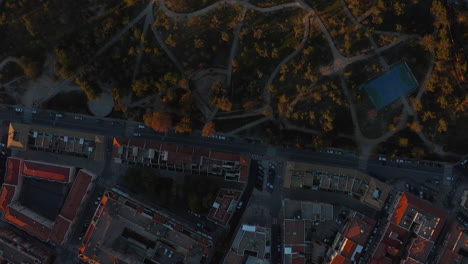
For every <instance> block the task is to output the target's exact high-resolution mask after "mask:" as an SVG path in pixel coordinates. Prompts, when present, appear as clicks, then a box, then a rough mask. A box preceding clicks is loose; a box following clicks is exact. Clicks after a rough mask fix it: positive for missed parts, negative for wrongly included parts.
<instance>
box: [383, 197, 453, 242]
mask: <svg viewBox="0 0 468 264" xmlns="http://www.w3.org/2000/svg"><path fill="white" fill-rule="evenodd" d="M409 205H412V206H413V207H415V208H417V209H419V210H421V211H423V212H426V213H428V214H430V215H432V216H434V217H438V218H440V221H439V223H438V224H437V227H436V228H435V230H434V232H433V234H432V236H431V240H433V241H434V240H435V239H436V238H437V237H438V236H439V234H440V232H441V231H442V227H443V225H444V222H445V219H446V217H447V213H446V212H445V211H444V210H442V209H439V208H436V207H434V206H432V205H431V204H429V203H427V202H425V201H423V200H421V199H419V198H417V197H415V196H413V195H411V194H408V193H403V194H402V195H401V198H400V201H399V202H398V205H397V207H396V208H395V212H394V213H393V216H392V219H391V222H393V223H395V224H397V225H400V223H401V221H402V219H403V216H404V215H405V213H406V210H407V208H408V206H409Z"/></svg>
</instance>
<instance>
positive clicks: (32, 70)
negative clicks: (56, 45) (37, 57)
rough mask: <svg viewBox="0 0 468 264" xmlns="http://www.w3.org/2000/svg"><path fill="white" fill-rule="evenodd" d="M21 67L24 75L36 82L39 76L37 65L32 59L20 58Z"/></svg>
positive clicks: (39, 70)
mask: <svg viewBox="0 0 468 264" xmlns="http://www.w3.org/2000/svg"><path fill="white" fill-rule="evenodd" d="M20 63H21V66H22V67H23V71H24V74H25V75H26V76H28V77H29V78H31V79H33V80H36V79H37V78H38V77H39V76H40V75H41V69H40V67H39V63H38V62H36V61H33V60H32V59H30V58H28V57H26V56H22V57H21V58H20Z"/></svg>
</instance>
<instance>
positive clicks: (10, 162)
mask: <svg viewBox="0 0 468 264" xmlns="http://www.w3.org/2000/svg"><path fill="white" fill-rule="evenodd" d="M21 161H22V160H21V159H16V158H8V159H7V162H6V174H5V183H8V184H13V185H17V184H18V177H19V172H20V167H21Z"/></svg>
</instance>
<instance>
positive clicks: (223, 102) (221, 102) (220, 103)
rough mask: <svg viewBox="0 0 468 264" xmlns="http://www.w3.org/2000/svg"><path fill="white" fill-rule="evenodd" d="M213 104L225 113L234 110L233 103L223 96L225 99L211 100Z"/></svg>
mask: <svg viewBox="0 0 468 264" xmlns="http://www.w3.org/2000/svg"><path fill="white" fill-rule="evenodd" d="M211 104H213V105H214V106H216V107H218V108H219V109H221V110H223V111H231V110H232V103H231V101H230V100H229V99H228V98H227V97H225V96H223V97H215V98H213V99H212V100H211Z"/></svg>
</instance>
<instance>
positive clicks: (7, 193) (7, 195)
mask: <svg viewBox="0 0 468 264" xmlns="http://www.w3.org/2000/svg"><path fill="white" fill-rule="evenodd" d="M15 189H16V188H15V186H11V185H6V184H4V185H3V186H2V193H1V194H0V210H1V211H2V212H5V211H6V209H7V207H8V205H9V204H10V203H11V200H13V195H14V194H15Z"/></svg>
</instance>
